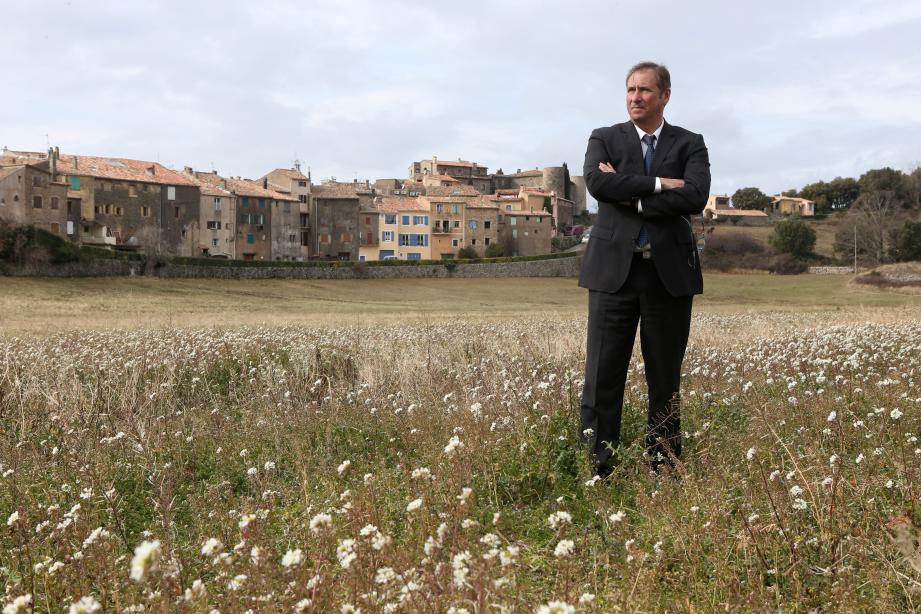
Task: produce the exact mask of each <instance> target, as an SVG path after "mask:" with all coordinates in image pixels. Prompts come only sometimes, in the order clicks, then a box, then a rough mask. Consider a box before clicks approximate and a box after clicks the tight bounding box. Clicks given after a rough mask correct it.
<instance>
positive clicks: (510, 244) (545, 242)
mask: <svg viewBox="0 0 921 614" xmlns="http://www.w3.org/2000/svg"><path fill="white" fill-rule="evenodd" d="M552 236H553V218H552V216H551V215H550V214H549V213H547V212H546V211H535V212H530V211H502V210H501V209H500V213H499V241H500V242H501V243H502V246H503V247H504V248H505V255H506V256H538V255H541V254H549V253H550V246H551V241H550V240H551V238H552Z"/></svg>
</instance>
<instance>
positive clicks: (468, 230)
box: [461, 198, 511, 257]
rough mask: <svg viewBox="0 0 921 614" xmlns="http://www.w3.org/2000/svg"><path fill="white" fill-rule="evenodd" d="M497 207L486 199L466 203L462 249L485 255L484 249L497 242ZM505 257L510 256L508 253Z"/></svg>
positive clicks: (499, 216) (481, 255) (498, 215)
mask: <svg viewBox="0 0 921 614" xmlns="http://www.w3.org/2000/svg"><path fill="white" fill-rule="evenodd" d="M501 217H502V216H501V215H500V213H499V207H498V206H497V205H496V204H495V203H494V202H491V201H489V200H488V199H483V198H480V199H476V200H472V201H470V202H468V203H467V206H466V208H465V211H464V218H465V219H464V224H463V227H464V236H463V240H462V241H461V245H462V246H463V247H472V248H473V249H475V250H476V253H477V255H479V256H480V257H483V256H485V255H486V248H487V247H489V246H490V245H492V244H493V243H496V242H497V241H499V226H500V224H499V219H500V218H501ZM505 254H506V255H511V254H510V253H509V252H508V251H506V252H505Z"/></svg>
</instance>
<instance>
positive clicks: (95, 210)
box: [93, 205, 102, 215]
mask: <svg viewBox="0 0 921 614" xmlns="http://www.w3.org/2000/svg"><path fill="white" fill-rule="evenodd" d="M93 213H95V214H96V215H99V214H100V213H102V205H96V206H95V207H93Z"/></svg>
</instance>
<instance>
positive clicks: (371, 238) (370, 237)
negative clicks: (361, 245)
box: [365, 232, 374, 245]
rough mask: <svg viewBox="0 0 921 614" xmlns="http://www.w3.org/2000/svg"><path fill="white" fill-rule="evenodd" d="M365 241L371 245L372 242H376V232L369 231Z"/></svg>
mask: <svg viewBox="0 0 921 614" xmlns="http://www.w3.org/2000/svg"><path fill="white" fill-rule="evenodd" d="M365 243H366V244H367V245H371V244H372V243H374V233H373V232H368V233H366V234H365Z"/></svg>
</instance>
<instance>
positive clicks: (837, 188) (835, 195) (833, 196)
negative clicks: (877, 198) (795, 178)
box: [799, 177, 860, 213]
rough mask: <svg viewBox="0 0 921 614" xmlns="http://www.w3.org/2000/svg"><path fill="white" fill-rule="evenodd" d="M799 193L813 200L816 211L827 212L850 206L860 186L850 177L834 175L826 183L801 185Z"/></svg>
mask: <svg viewBox="0 0 921 614" xmlns="http://www.w3.org/2000/svg"><path fill="white" fill-rule="evenodd" d="M799 195H800V197H801V198H808V199H809V200H811V201H815V209H816V212H821V213H828V212H830V211H832V210H837V209H847V208H848V207H850V206H851V205H852V204H853V202H854V201H855V200H856V199H857V197H858V196H859V195H860V186H859V184H858V183H857V180H856V179H853V178H851V177H835V178H834V179H833V180H831V181H830V182H828V183H826V182H824V181H818V182H816V183H810V184H809V185H807V186H803V189H802V190H800V192H799Z"/></svg>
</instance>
